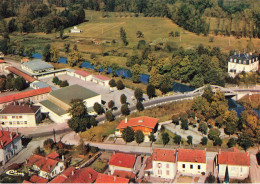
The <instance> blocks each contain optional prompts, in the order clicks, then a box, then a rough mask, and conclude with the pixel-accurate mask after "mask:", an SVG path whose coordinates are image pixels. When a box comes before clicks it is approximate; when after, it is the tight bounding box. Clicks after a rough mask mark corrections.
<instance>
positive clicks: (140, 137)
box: [135, 130, 144, 144]
mask: <svg viewBox="0 0 260 184" xmlns="http://www.w3.org/2000/svg"><path fill="white" fill-rule="evenodd" d="M135 141H136V143H137V144H141V143H142V142H144V133H143V132H142V131H141V130H137V131H136V132H135Z"/></svg>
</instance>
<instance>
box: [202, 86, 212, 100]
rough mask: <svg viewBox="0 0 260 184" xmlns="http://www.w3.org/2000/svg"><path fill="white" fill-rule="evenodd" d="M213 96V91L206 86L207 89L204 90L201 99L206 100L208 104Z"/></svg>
mask: <svg viewBox="0 0 260 184" xmlns="http://www.w3.org/2000/svg"><path fill="white" fill-rule="evenodd" d="M213 96H214V93H213V91H212V88H211V86H207V87H206V88H205V89H204V92H203V94H202V97H203V98H206V99H207V101H208V102H209V103H211V102H212V101H213Z"/></svg>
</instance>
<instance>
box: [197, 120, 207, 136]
mask: <svg viewBox="0 0 260 184" xmlns="http://www.w3.org/2000/svg"><path fill="white" fill-rule="evenodd" d="M198 130H199V131H200V132H202V133H203V134H205V135H206V134H207V132H208V126H207V124H206V123H200V124H199V129H198Z"/></svg>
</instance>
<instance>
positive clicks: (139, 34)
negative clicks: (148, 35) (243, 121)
mask: <svg viewBox="0 0 260 184" xmlns="http://www.w3.org/2000/svg"><path fill="white" fill-rule="evenodd" d="M136 37H137V38H144V34H143V33H142V32H141V31H137V32H136Z"/></svg>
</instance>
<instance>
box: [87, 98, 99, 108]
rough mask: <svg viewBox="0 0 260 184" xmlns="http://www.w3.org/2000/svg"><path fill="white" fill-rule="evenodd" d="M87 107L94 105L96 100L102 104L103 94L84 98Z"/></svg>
mask: <svg viewBox="0 0 260 184" xmlns="http://www.w3.org/2000/svg"><path fill="white" fill-rule="evenodd" d="M84 102H85V104H86V106H87V107H93V106H94V104H95V103H96V102H98V103H99V104H101V95H98V96H95V97H92V98H88V99H86V100H84Z"/></svg>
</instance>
